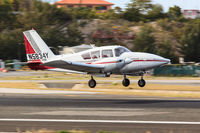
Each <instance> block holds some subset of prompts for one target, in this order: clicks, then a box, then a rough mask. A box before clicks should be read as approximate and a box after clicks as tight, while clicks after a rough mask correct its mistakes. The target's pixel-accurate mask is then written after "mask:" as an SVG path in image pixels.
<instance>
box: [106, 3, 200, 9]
mask: <svg viewBox="0 0 200 133" xmlns="http://www.w3.org/2000/svg"><path fill="white" fill-rule="evenodd" d="M106 1H109V2H112V3H114V4H115V6H119V7H121V8H125V7H126V5H127V3H129V2H130V0H106ZM152 2H153V3H154V4H155V3H156V4H160V5H162V6H163V8H164V11H165V12H167V11H168V9H169V7H171V6H174V5H178V6H179V7H181V8H182V9H200V0H152Z"/></svg>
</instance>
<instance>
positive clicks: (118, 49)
mask: <svg viewBox="0 0 200 133" xmlns="http://www.w3.org/2000/svg"><path fill="white" fill-rule="evenodd" d="M124 52H131V51H130V50H129V49H127V48H125V47H119V48H116V49H115V56H116V57H118V56H120V55H121V54H123V53H124Z"/></svg>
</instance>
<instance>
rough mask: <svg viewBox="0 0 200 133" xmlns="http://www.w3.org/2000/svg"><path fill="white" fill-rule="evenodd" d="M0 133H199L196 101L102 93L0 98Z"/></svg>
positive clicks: (15, 95)
mask: <svg viewBox="0 0 200 133" xmlns="http://www.w3.org/2000/svg"><path fill="white" fill-rule="evenodd" d="M0 111H1V113H0V131H1V132H2V131H4V132H13V131H16V130H17V129H18V128H19V129H20V130H21V131H25V130H30V129H41V128H47V129H54V130H70V129H81V130H90V131H92V132H96V131H100V130H104V131H119V132H131V133H133V132H135V133H146V132H149V133H150V132H153V133H172V132H173V133H197V132H199V131H200V115H199V114H200V99H163V98H154V97H136V96H122V95H102V94H81V93H77V94H76V93H74V94H69V95H67V94H46V95H41V94H34V95H33V94H1V95H0Z"/></svg>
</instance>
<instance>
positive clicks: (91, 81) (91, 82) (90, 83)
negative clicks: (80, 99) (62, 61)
mask: <svg viewBox="0 0 200 133" xmlns="http://www.w3.org/2000/svg"><path fill="white" fill-rule="evenodd" d="M88 85H89V87H90V88H94V87H95V86H96V85H97V83H96V81H95V80H94V79H93V76H91V79H90V80H89V82H88Z"/></svg>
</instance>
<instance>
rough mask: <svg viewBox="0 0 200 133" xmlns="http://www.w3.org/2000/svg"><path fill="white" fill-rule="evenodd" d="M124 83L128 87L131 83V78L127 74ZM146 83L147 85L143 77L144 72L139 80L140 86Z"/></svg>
mask: <svg viewBox="0 0 200 133" xmlns="http://www.w3.org/2000/svg"><path fill="white" fill-rule="evenodd" d="M122 85H123V86H125V87H128V86H129V85H130V80H129V79H127V78H126V75H124V79H123V81H122ZM145 85H146V81H145V80H144V79H143V74H142V75H141V79H140V80H138V86H140V87H144V86H145Z"/></svg>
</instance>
